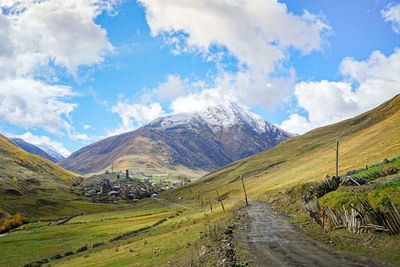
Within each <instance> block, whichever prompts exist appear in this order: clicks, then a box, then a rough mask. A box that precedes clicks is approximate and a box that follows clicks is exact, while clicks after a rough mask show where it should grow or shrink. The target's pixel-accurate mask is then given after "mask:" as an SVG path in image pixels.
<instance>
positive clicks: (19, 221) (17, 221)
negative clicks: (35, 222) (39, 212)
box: [0, 212, 28, 233]
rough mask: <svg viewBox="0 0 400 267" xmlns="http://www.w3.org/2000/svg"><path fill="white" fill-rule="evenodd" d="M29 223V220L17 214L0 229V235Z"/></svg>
mask: <svg viewBox="0 0 400 267" xmlns="http://www.w3.org/2000/svg"><path fill="white" fill-rule="evenodd" d="M27 222H28V219H27V218H25V217H23V216H21V214H19V212H17V213H16V214H15V215H14V216H13V217H12V218H11V219H8V220H6V221H5V222H4V223H3V225H2V226H1V227H0V233H5V232H8V231H10V230H11V229H14V228H17V227H19V226H21V225H23V224H25V223H27Z"/></svg>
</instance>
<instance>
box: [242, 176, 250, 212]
mask: <svg viewBox="0 0 400 267" xmlns="http://www.w3.org/2000/svg"><path fill="white" fill-rule="evenodd" d="M240 179H242V185H243V191H244V199H245V200H246V206H248V205H249V202H247V193H246V187H245V186H244V181H243V176H242V175H240Z"/></svg>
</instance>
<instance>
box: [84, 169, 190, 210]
mask: <svg viewBox="0 0 400 267" xmlns="http://www.w3.org/2000/svg"><path fill="white" fill-rule="evenodd" d="M88 180H89V181H90V182H89V183H87V184H85V185H84V192H85V193H84V194H85V196H86V197H90V198H92V202H104V203H110V202H111V203H119V200H126V201H133V202H136V201H139V200H140V199H143V198H150V197H153V198H154V197H157V195H158V193H159V192H161V191H165V190H170V189H173V188H175V187H178V186H183V185H186V184H188V183H190V182H191V181H190V179H188V178H186V177H182V176H179V177H168V176H165V175H150V174H144V173H142V172H138V173H135V174H133V173H132V172H131V171H129V170H126V171H125V173H122V172H113V171H112V172H109V171H108V170H106V171H105V173H104V174H102V175H95V176H91V177H89V179H88Z"/></svg>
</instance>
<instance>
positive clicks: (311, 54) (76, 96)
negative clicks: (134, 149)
mask: <svg viewBox="0 0 400 267" xmlns="http://www.w3.org/2000/svg"><path fill="white" fill-rule="evenodd" d="M397 93H400V2H399V1H397V0H394V1H393V0H388V1H386V0H353V1H348V0H337V1H301V0H287V1H276V0H218V1H215V0H190V1H189V0H168V1H166V0H137V1H135V0H20V1H17V0H1V1H0V131H1V132H2V133H4V134H6V135H8V136H20V137H22V138H24V139H25V140H26V141H28V142H32V143H34V144H39V143H47V144H50V145H52V146H54V147H55V148H56V149H57V150H58V151H60V152H61V153H62V154H64V155H68V153H70V152H73V151H75V150H77V149H79V148H81V147H83V146H85V145H87V144H89V143H92V142H95V141H97V140H99V139H101V138H104V137H107V136H110V135H114V134H117V133H122V132H126V131H129V130H133V129H136V128H137V127H140V126H141V125H143V124H145V123H147V122H149V121H150V120H153V119H155V118H156V117H158V116H161V115H165V114H169V113H175V112H186V111H194V110H199V109H202V108H204V107H205V106H207V105H211V104H217V103H226V102H229V101H234V102H237V103H239V104H240V105H242V106H244V107H246V108H248V109H249V110H251V111H253V112H254V113H257V114H259V115H261V116H262V117H263V118H265V119H266V120H268V121H270V122H272V123H275V124H276V125H279V126H281V127H282V128H284V129H285V130H288V131H291V132H296V133H304V132H307V131H309V130H311V129H313V128H315V127H320V126H323V125H326V124H331V123H334V122H337V121H340V120H343V119H346V118H349V117H352V116H355V115H357V114H359V113H362V112H364V111H366V110H369V109H371V108H373V107H375V106H377V105H379V104H381V103H383V102H384V101H386V100H388V99H390V98H391V97H393V96H394V95H396V94H397Z"/></svg>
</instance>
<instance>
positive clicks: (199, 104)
mask: <svg viewBox="0 0 400 267" xmlns="http://www.w3.org/2000/svg"><path fill="white" fill-rule="evenodd" d="M230 101H234V97H233V96H232V94H227V95H223V94H221V91H220V90H218V89H216V88H214V89H204V90H202V91H200V92H198V93H193V94H189V95H187V96H182V97H178V98H177V99H175V100H174V101H172V103H171V105H170V108H171V110H172V113H181V112H191V111H199V110H203V109H204V108H206V107H208V106H213V105H218V104H227V103H229V102H230Z"/></svg>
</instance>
